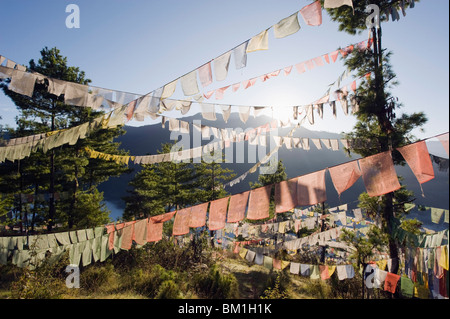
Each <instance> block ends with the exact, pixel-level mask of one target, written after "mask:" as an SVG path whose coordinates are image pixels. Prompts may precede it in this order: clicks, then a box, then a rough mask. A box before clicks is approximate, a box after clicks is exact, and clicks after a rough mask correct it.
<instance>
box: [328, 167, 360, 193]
mask: <svg viewBox="0 0 450 319" xmlns="http://www.w3.org/2000/svg"><path fill="white" fill-rule="evenodd" d="M328 171H329V172H330V176H331V180H332V181H333V185H334V188H336V191H337V192H338V194H339V196H340V195H341V194H342V193H343V192H344V191H345V190H347V189H349V188H350V187H351V186H352V185H353V184H354V183H355V182H356V181H357V180H358V178H360V177H361V170H360V169H359V166H358V162H357V161H353V162H348V163H344V164H341V165H337V166H334V167H331V168H329V169H328Z"/></svg>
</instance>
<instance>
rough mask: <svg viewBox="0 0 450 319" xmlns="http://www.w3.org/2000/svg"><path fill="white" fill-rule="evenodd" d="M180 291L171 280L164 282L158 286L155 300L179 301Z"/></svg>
mask: <svg viewBox="0 0 450 319" xmlns="http://www.w3.org/2000/svg"><path fill="white" fill-rule="evenodd" d="M180 298H181V291H180V288H179V287H178V285H177V284H176V283H175V282H174V281H173V280H166V281H164V282H163V283H162V284H161V286H159V289H158V293H157V295H156V297H155V299H180Z"/></svg>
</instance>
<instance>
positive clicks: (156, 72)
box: [0, 0, 449, 139]
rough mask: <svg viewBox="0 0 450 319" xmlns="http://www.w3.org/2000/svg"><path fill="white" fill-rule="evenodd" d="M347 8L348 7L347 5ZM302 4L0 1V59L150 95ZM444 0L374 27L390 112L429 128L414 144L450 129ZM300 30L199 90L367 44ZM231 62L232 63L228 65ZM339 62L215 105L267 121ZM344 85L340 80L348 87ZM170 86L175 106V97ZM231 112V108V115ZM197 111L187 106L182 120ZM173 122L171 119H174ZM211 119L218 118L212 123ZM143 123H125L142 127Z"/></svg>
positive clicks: (320, 89)
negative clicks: (50, 54) (62, 69)
mask: <svg viewBox="0 0 450 319" xmlns="http://www.w3.org/2000/svg"><path fill="white" fill-rule="evenodd" d="M354 1H356V0H354ZM311 2H312V1H305V0H283V1H272V0H270V1H269V0H245V1H241V0H240V1H238V0H228V1H216V0H209V1H206V0H189V1H185V0H184V1H182V0H158V1H156V0H151V1H148V0H145V1H144V0H134V1H120V0H114V1H111V0H96V1H85V0H72V1H61V0H58V1H56V0H40V1H26V0H16V1H5V0H0V7H1V10H2V12H3V13H4V14H3V15H2V30H1V31H0V55H3V56H5V57H6V58H9V59H11V60H13V61H15V62H17V63H20V64H24V65H28V62H29V61H30V59H34V60H36V61H37V60H38V59H39V57H40V53H39V52H40V50H42V49H43V48H44V47H48V48H52V47H57V48H58V49H60V51H61V54H62V55H63V56H66V57H67V59H68V64H69V65H70V66H78V67H80V69H81V70H83V71H85V72H86V75H87V77H88V78H89V79H91V80H92V85H94V86H98V87H103V88H109V89H114V90H121V91H125V92H132V93H136V94H146V93H149V92H151V91H153V90H155V89H157V88H159V87H161V86H163V85H165V84H167V83H169V82H171V81H173V80H175V79H177V78H179V77H180V76H182V75H184V74H186V73H188V72H190V71H193V70H195V69H197V68H198V67H199V66H201V65H203V64H204V63H206V62H208V61H211V60H212V59H214V58H216V57H218V56H220V55H221V54H223V53H225V52H228V51H229V50H230V49H232V48H234V47H236V46H237V45H239V44H241V43H242V42H244V41H246V40H248V39H250V38H251V37H253V36H255V35H257V34H258V33H260V32H261V31H263V30H265V29H267V28H269V27H271V26H273V25H274V24H276V23H277V22H278V21H280V20H281V19H283V18H286V17H288V16H290V15H291V14H293V13H295V12H297V11H299V10H300V9H301V8H303V7H304V6H306V5H308V4H309V3H311ZM69 4H76V5H77V6H78V7H79V10H80V27H79V28H67V27H66V18H67V16H68V15H69V14H70V13H68V12H66V6H67V5H69ZM448 12H449V2H448V1H443V0H433V1H430V0H422V1H421V2H420V3H417V4H416V6H415V8H413V9H408V10H407V14H406V16H405V17H403V16H401V17H400V20H399V21H395V22H393V21H390V22H387V23H383V24H382V30H383V43H382V44H383V47H384V48H386V49H387V50H389V51H392V52H393V56H392V58H391V62H392V65H393V68H394V71H395V72H396V74H397V77H398V81H399V83H400V84H399V86H398V87H396V88H394V89H393V90H392V93H393V95H394V96H396V97H398V99H399V101H400V102H401V103H402V105H403V107H402V108H401V109H400V111H399V112H397V113H398V114H397V115H400V113H402V112H404V113H408V114H410V113H413V112H424V113H425V114H426V115H427V117H428V123H427V124H426V125H425V126H424V127H423V129H424V130H423V131H419V130H415V131H414V134H415V135H416V136H417V137H418V138H421V139H424V138H428V137H432V136H435V135H438V134H441V133H444V132H448V130H449V121H448V117H449V89H448V87H449V64H448V63H449V14H448ZM299 23H300V26H301V29H300V30H299V31H298V32H297V33H295V34H293V35H290V36H288V37H286V38H282V39H276V38H275V37H274V35H273V29H270V30H269V49H268V50H265V51H258V52H252V53H249V54H248V62H247V66H246V67H245V68H243V69H240V70H235V69H234V67H233V60H232V61H231V63H230V69H229V73H228V76H227V78H226V80H224V81H220V82H218V81H214V82H213V83H212V84H211V85H210V86H208V87H207V88H206V89H204V90H203V92H205V93H206V92H207V91H210V90H212V89H217V88H220V87H223V86H226V85H230V84H233V83H236V82H240V81H243V80H247V79H250V78H253V77H255V76H259V75H263V74H265V73H268V72H271V71H275V70H278V69H280V68H284V67H287V66H291V65H294V64H297V63H299V62H303V61H306V60H309V59H311V58H314V57H317V56H321V55H323V54H325V53H329V52H332V51H334V50H336V49H337V48H339V47H345V46H347V45H349V44H353V43H357V42H360V41H362V40H367V37H368V32H367V31H363V32H362V33H361V34H358V35H349V34H346V33H343V32H339V31H338V24H337V23H335V22H332V21H331V19H330V17H329V16H328V14H327V13H326V11H323V23H322V25H320V26H314V27H313V26H308V25H307V24H306V23H305V22H304V21H303V19H302V17H301V15H299ZM232 59H233V58H232ZM344 70H345V69H344V66H343V61H341V60H338V61H337V62H336V63H332V64H329V65H325V66H322V67H316V68H315V69H313V70H311V71H307V72H305V73H303V74H298V73H297V72H296V71H295V69H294V70H293V71H292V73H291V74H290V75H289V76H284V75H283V76H282V75H280V76H278V77H276V78H272V79H270V80H268V81H266V82H264V83H262V82H261V81H258V82H257V83H256V85H255V86H254V87H251V88H249V89H247V90H242V89H240V90H238V91H237V92H232V91H231V90H230V89H229V90H228V91H227V92H226V94H225V98H224V99H223V100H219V101H215V100H214V99H211V100H210V102H213V103H214V102H217V103H220V104H233V105H247V106H272V107H273V112H272V111H271V112H270V114H271V115H274V116H277V115H279V114H285V113H286V112H287V110H288V108H287V107H288V106H295V105H307V104H309V103H311V102H313V101H316V100H317V99H319V98H320V97H322V96H323V95H324V93H325V92H326V91H327V89H328V86H329V84H331V83H334V82H335V81H336V80H337V78H338V77H339V76H340V75H341V74H342V72H344ZM351 81H352V78H351V77H350V78H347V79H346V80H344V81H343V83H344V84H347V83H350V82H351ZM180 91H181V88H180V85H178V87H177V91H176V92H175V95H174V96H173V97H174V98H183V95H182V94H180ZM0 110H1V113H0V115H1V117H2V119H1V120H0V125H4V126H5V125H10V126H13V125H14V117H15V116H16V115H17V111H16V109H15V106H14V105H13V103H12V102H11V100H10V99H9V98H7V97H6V96H4V95H3V93H0ZM232 110H233V111H235V110H236V109H234V108H233V109H232ZM198 111H199V108H198V107H192V108H191V111H190V112H189V113H188V114H186V116H190V115H193V114H195V113H197V112H198ZM174 116H180V114H179V113H178V112H177V113H176V114H175V115H174ZM218 119H219V120H221V117H220V115H219V116H218ZM355 122H356V121H355V118H354V117H353V116H351V115H349V116H345V115H344V114H343V112H342V110H341V109H340V108H339V107H338V114H337V119H335V118H333V116H332V114H331V109H330V108H329V107H325V108H324V118H323V119H319V118H318V117H317V116H316V122H315V124H314V125H309V124H307V123H306V124H305V125H304V126H305V127H306V128H308V129H312V130H318V131H329V132H333V133H341V132H349V131H351V130H352V128H353V126H354V124H355ZM148 123H151V121H145V122H136V121H132V122H130V123H128V125H133V126H137V125H143V124H148Z"/></svg>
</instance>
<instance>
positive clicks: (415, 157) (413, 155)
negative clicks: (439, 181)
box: [397, 141, 434, 184]
mask: <svg viewBox="0 0 450 319" xmlns="http://www.w3.org/2000/svg"><path fill="white" fill-rule="evenodd" d="M397 151H399V152H400V153H401V154H402V156H403V158H404V159H405V160H406V162H407V163H408V165H409V167H410V168H411V170H412V171H413V173H414V175H415V176H416V178H417V180H418V181H419V183H420V184H423V183H425V182H428V181H429V180H431V179H433V178H434V170H433V163H432V162H431V158H430V153H428V148H427V143H425V141H420V142H417V143H414V144H410V145H406V146H403V147H399V148H397Z"/></svg>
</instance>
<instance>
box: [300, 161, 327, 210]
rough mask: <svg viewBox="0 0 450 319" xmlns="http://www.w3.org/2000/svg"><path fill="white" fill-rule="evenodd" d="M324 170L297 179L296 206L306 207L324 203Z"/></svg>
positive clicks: (325, 197)
mask: <svg viewBox="0 0 450 319" xmlns="http://www.w3.org/2000/svg"><path fill="white" fill-rule="evenodd" d="M325 171H326V170H325V169H324V170H321V171H318V172H314V173H310V174H307V175H304V176H300V177H298V179H297V183H298V184H297V205H299V206H308V205H315V204H318V203H322V202H325V201H326V200H327V193H326V189H325Z"/></svg>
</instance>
